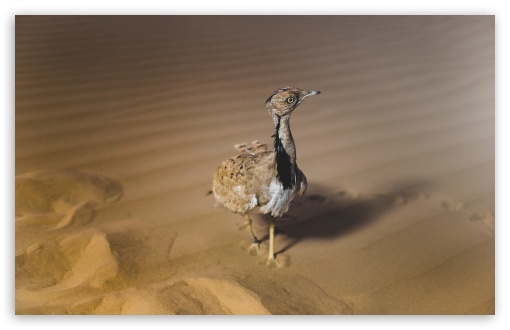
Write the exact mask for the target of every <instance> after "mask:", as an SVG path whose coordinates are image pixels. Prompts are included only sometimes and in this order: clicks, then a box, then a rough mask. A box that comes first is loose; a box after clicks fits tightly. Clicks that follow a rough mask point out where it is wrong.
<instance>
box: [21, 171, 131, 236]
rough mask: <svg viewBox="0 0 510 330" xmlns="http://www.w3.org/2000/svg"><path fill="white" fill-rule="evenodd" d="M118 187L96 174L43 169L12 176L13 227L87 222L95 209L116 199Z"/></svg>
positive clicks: (118, 193) (47, 227) (91, 217)
mask: <svg viewBox="0 0 510 330" xmlns="http://www.w3.org/2000/svg"><path fill="white" fill-rule="evenodd" d="M122 194H123V187H122V185H121V184H120V183H119V182H118V181H116V180H113V179H110V178H107V177H104V176H100V175H97V174H91V173H83V172H78V171H74V170H44V171H35V172H28V173H24V174H20V175H18V176H16V207H15V210H16V228H17V229H18V230H19V229H20V228H23V229H27V228H34V229H36V230H41V229H46V230H52V229H59V228H65V227H67V226H70V225H72V224H73V225H83V224H86V223H88V222H90V221H91V220H92V219H93V218H94V215H95V212H96V209H97V208H98V207H99V206H100V205H101V204H104V203H109V202H114V201H117V200H119V199H120V198H121V197H122Z"/></svg>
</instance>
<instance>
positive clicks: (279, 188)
mask: <svg viewBox="0 0 510 330" xmlns="http://www.w3.org/2000/svg"><path fill="white" fill-rule="evenodd" d="M269 193H270V195H271V196H272V197H271V200H269V202H267V204H266V205H264V206H263V207H262V208H261V211H262V213H264V214H266V213H269V212H271V215H272V216H273V217H281V216H282V215H283V214H284V213H285V212H287V211H288V210H289V205H290V201H291V200H292V198H293V197H294V194H293V192H292V190H291V189H283V185H282V183H281V182H280V181H278V180H277V179H273V181H271V184H270V185H269Z"/></svg>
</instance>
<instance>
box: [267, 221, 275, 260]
mask: <svg viewBox="0 0 510 330" xmlns="http://www.w3.org/2000/svg"><path fill="white" fill-rule="evenodd" d="M275 222H276V219H275V218H271V223H270V224H269V255H268V257H267V260H268V262H270V261H272V260H274V259H275V256H274V223H275Z"/></svg>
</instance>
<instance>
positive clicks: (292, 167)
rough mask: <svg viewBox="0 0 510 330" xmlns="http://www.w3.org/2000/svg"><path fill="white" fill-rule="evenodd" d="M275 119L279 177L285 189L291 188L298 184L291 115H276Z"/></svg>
mask: <svg viewBox="0 0 510 330" xmlns="http://www.w3.org/2000/svg"><path fill="white" fill-rule="evenodd" d="M273 120H274V123H275V135H274V150H275V160H276V167H277V172H278V179H279V180H280V182H281V183H282V185H283V187H284V188H285V189H290V188H292V187H293V186H294V185H295V184H296V145H295V144H294V139H293V138H292V133H291V132H290V123H289V121H290V116H278V115H274V117H273Z"/></svg>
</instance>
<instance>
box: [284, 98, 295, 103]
mask: <svg viewBox="0 0 510 330" xmlns="http://www.w3.org/2000/svg"><path fill="white" fill-rule="evenodd" d="M295 100H296V99H295V98H293V97H292V96H291V97H287V100H286V101H287V103H288V104H292V103H294V101H295Z"/></svg>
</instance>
